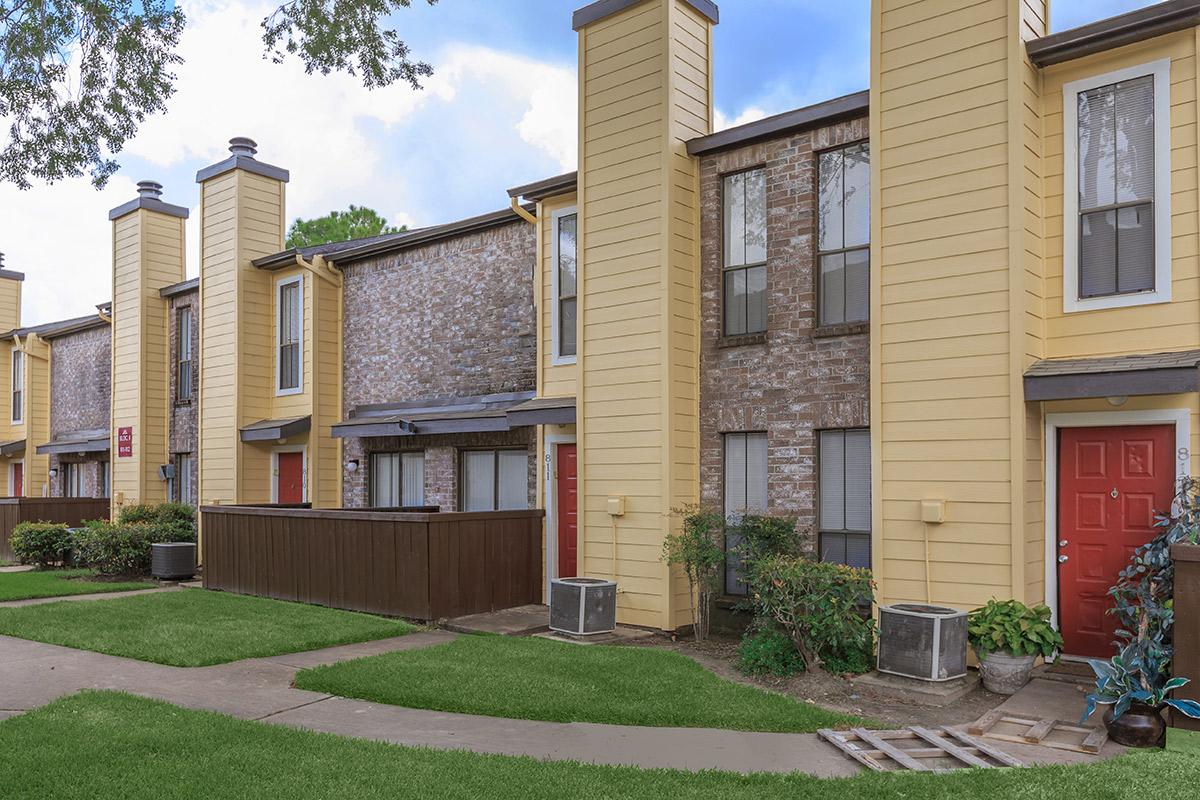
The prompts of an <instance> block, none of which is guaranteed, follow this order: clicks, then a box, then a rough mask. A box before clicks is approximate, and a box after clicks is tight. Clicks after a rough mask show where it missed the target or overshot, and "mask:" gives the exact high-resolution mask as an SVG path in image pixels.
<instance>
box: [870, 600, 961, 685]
mask: <svg viewBox="0 0 1200 800" xmlns="http://www.w3.org/2000/svg"><path fill="white" fill-rule="evenodd" d="M878 667H879V671H880V672H888V673H891V674H893V675H903V676H905V677H908V678H919V679H920V680H925V681H948V680H952V679H953V678H961V677H962V676H963V675H966V674H967V612H965V611H958V610H956V609H953V608H942V607H940V606H926V605H915V604H901V605H895V606H884V607H882V608H880V609H879V664H878Z"/></svg>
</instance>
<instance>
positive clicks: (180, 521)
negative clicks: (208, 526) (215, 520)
mask: <svg viewBox="0 0 1200 800" xmlns="http://www.w3.org/2000/svg"><path fill="white" fill-rule="evenodd" d="M117 524H119V525H149V526H150V527H152V528H154V529H155V530H156V536H157V537H160V538H158V541H163V542H194V541H196V509H194V508H192V507H191V506H189V505H187V504H186V503H143V504H139V505H133V506H125V507H124V508H122V509H121V513H120V514H119V515H118V516H117Z"/></svg>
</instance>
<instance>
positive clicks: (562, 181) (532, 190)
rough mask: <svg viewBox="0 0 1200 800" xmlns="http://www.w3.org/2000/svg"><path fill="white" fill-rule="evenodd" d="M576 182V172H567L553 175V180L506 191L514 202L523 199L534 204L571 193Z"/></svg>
mask: <svg viewBox="0 0 1200 800" xmlns="http://www.w3.org/2000/svg"><path fill="white" fill-rule="evenodd" d="M578 182H579V173H578V172H567V173H564V174H562V175H555V176H554V177H553V178H545V179H543V180H540V181H534V182H533V183H526V184H524V185H523V186H514V187H513V188H511V189H509V190H508V196H509V197H511V198H513V199H514V200H519V199H522V198H524V199H525V200H528V201H529V202H531V203H536V202H538V201H540V200H545V199H546V198H547V197H554V196H556V195H560V194H567V193H569V192H573V191H575V189H576V186H577V184H578Z"/></svg>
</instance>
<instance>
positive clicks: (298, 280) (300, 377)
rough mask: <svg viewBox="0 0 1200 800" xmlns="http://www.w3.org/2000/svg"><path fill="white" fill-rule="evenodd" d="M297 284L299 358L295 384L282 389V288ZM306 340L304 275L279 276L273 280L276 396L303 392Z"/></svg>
mask: <svg viewBox="0 0 1200 800" xmlns="http://www.w3.org/2000/svg"><path fill="white" fill-rule="evenodd" d="M293 284H299V286H300V291H299V292H298V293H297V300H296V302H297V306H298V308H297V309H296V318H297V319H298V320H299V321H300V359H299V364H298V365H297V367H296V378H297V380H296V386H295V387H293V388H290V389H284V388H282V387H281V386H280V380H279V379H280V372H281V370H280V367H281V366H282V363H283V362H282V360H281V359H280V354H281V353H282V352H283V345H282V344H281V342H280V340H281V339H282V336H281V334H282V333H283V290H284V288H285V287H287V286H291V285H293ZM305 345H306V342H305V341H304V275H303V274H299V275H293V276H291V277H290V278H281V279H280V280H278V281H276V282H275V395H276V397H285V396H287V395H293V394H303V392H304V349H305Z"/></svg>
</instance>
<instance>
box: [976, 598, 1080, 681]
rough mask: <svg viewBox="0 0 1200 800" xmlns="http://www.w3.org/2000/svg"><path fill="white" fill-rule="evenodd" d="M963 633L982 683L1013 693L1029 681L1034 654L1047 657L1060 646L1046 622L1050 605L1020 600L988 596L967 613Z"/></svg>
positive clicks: (1035, 657)
mask: <svg viewBox="0 0 1200 800" xmlns="http://www.w3.org/2000/svg"><path fill="white" fill-rule="evenodd" d="M967 637H968V640H969V641H970V643H971V649H973V650H974V651H975V655H976V657H978V658H979V672H980V673H981V674H982V675H983V686H984V688H985V689H987V690H988V691H989V692H995V693H996V694H1016V693H1017V692H1018V691H1019V690H1020V689H1021V687H1022V686H1024V685H1025V684H1027V683H1029V676H1030V674H1031V673H1032V672H1033V663H1034V661H1035V660H1036V659H1037V657H1038V656H1042V657H1043V658H1049V657H1050V656H1051V655H1053V654H1054V652H1055V651H1057V650H1058V649H1059V648H1061V647H1062V644H1063V640H1062V636H1061V635H1060V634H1059V632H1058V631H1056V630H1054V626H1053V625H1051V624H1050V609H1049V608H1047V607H1046V606H1045V605H1037V606H1034V607H1033V608H1030V607H1029V606H1027V605H1025V604H1024V603H1022V602H1021V601H1020V600H1003V601H1001V600H990V601H988V604H987V605H986V606H984V607H983V608H977V609H975V610H974V611H972V612H971V613H970V614H968V615H967Z"/></svg>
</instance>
